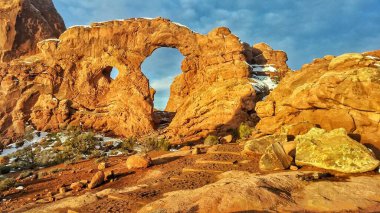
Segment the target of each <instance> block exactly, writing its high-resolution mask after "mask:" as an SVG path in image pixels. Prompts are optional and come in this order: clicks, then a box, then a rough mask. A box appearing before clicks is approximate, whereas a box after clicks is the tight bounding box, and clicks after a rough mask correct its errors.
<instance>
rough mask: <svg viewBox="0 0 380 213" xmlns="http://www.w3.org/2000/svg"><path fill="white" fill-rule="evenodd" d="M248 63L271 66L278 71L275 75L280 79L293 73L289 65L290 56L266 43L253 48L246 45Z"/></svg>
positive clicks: (255, 45)
mask: <svg viewBox="0 0 380 213" xmlns="http://www.w3.org/2000/svg"><path fill="white" fill-rule="evenodd" d="M245 48H246V50H245V54H246V56H247V62H248V63H250V64H258V65H270V66H272V67H273V68H275V69H276V70H277V72H276V73H275V74H276V76H278V77H279V78H280V79H282V78H283V77H285V75H286V74H287V73H288V72H290V71H291V69H290V68H289V67H288V65H287V63H286V62H287V61H288V56H287V54H286V53H285V52H284V51H282V50H274V49H273V48H272V47H270V46H269V45H268V44H266V43H263V42H262V43H258V44H254V45H253V46H252V47H249V45H247V44H246V45H245Z"/></svg>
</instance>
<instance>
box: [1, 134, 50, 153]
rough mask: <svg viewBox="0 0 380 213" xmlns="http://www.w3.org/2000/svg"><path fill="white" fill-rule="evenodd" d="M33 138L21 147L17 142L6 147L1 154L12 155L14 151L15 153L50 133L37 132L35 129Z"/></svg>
mask: <svg viewBox="0 0 380 213" xmlns="http://www.w3.org/2000/svg"><path fill="white" fill-rule="evenodd" d="M33 135H34V137H33V139H32V140H30V141H28V140H25V142H24V144H23V145H22V146H20V147H16V144H12V145H10V146H8V147H6V148H5V149H4V150H3V152H1V153H0V156H6V155H10V154H12V153H15V152H17V151H18V150H21V149H23V148H25V147H28V146H31V145H33V144H35V143H37V142H39V141H41V139H42V138H45V137H46V136H47V135H48V133H47V132H37V131H34V132H33Z"/></svg>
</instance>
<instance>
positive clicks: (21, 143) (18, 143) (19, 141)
mask: <svg viewBox="0 0 380 213" xmlns="http://www.w3.org/2000/svg"><path fill="white" fill-rule="evenodd" d="M24 143H25V142H24V141H23V140H17V141H16V143H15V146H16V148H20V147H22V146H23V145H24Z"/></svg>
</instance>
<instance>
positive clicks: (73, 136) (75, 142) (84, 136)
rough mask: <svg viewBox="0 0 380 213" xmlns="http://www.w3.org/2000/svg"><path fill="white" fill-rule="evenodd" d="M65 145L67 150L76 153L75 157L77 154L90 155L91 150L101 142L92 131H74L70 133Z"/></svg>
mask: <svg viewBox="0 0 380 213" xmlns="http://www.w3.org/2000/svg"><path fill="white" fill-rule="evenodd" d="M63 145H64V147H65V151H66V152H68V153H71V154H72V155H74V156H73V157H75V156H76V155H90V154H91V152H92V151H93V150H95V149H96V147H97V146H100V145H101V144H100V142H99V141H98V140H97V139H96V137H95V135H94V133H92V132H85V133H81V132H78V131H73V132H71V133H70V134H69V135H68V138H67V140H66V142H65V143H64V144H63Z"/></svg>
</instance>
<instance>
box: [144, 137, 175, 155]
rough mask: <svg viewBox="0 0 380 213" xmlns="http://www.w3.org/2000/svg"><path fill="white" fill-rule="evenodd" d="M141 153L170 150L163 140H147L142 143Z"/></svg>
mask: <svg viewBox="0 0 380 213" xmlns="http://www.w3.org/2000/svg"><path fill="white" fill-rule="evenodd" d="M141 145H142V152H149V151H152V150H162V151H168V150H169V149H170V143H169V141H168V140H166V139H164V138H148V139H146V140H145V141H143V143H142V144H141Z"/></svg>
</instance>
